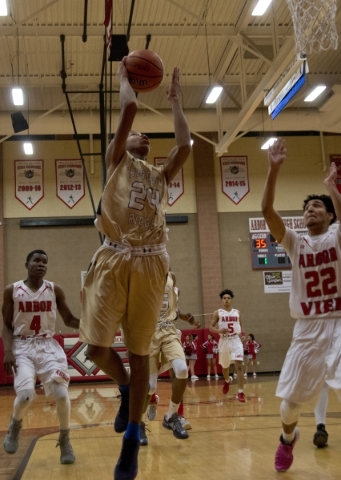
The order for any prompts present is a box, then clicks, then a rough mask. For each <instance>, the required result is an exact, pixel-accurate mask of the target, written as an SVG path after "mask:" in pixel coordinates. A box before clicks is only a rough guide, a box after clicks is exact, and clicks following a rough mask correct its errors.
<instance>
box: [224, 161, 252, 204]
mask: <svg viewBox="0 0 341 480" xmlns="http://www.w3.org/2000/svg"><path fill="white" fill-rule="evenodd" d="M220 169H221V181H222V191H223V193H224V194H225V195H226V196H227V197H228V198H229V199H230V200H231V201H232V202H233V203H235V204H236V205H238V203H239V202H240V201H241V200H242V199H243V198H244V197H245V196H246V195H247V194H248V193H249V191H250V189H249V173H248V164H247V157H239V156H238V157H232V156H223V157H220Z"/></svg>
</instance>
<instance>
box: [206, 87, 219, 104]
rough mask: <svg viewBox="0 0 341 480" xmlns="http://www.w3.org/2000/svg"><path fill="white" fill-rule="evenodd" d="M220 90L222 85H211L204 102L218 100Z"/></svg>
mask: <svg viewBox="0 0 341 480" xmlns="http://www.w3.org/2000/svg"><path fill="white" fill-rule="evenodd" d="M222 91H223V87H221V86H220V85H216V86H215V87H213V88H212V89H211V91H210V93H209V95H208V97H207V100H206V103H215V102H216V101H217V100H218V98H219V96H220V94H221V92H222Z"/></svg>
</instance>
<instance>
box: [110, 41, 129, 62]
mask: <svg viewBox="0 0 341 480" xmlns="http://www.w3.org/2000/svg"><path fill="white" fill-rule="evenodd" d="M128 53H129V48H128V45H127V36H126V35H111V44H110V55H109V62H120V61H121V60H122V58H123V57H126V56H127V55H128Z"/></svg>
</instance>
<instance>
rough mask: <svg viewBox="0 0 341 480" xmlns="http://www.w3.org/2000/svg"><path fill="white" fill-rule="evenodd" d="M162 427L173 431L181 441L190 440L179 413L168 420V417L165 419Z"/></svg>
mask: <svg viewBox="0 0 341 480" xmlns="http://www.w3.org/2000/svg"><path fill="white" fill-rule="evenodd" d="M162 426H163V427H165V428H168V430H173V435H174V437H176V438H179V439H180V440H184V439H185V438H188V437H189V435H188V433H187V432H186V430H185V429H184V428H183V427H182V425H181V421H180V418H179V415H178V413H177V412H175V413H173V415H172V416H171V417H170V418H169V419H168V420H167V418H166V415H165V417H164V419H163V422H162Z"/></svg>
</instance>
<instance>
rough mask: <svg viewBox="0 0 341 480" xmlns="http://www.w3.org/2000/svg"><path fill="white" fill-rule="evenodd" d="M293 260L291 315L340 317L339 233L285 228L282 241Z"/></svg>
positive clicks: (299, 316) (297, 316)
mask: <svg viewBox="0 0 341 480" xmlns="http://www.w3.org/2000/svg"><path fill="white" fill-rule="evenodd" d="M281 244H282V246H283V248H284V249H285V250H286V251H287V253H288V255H289V256H290V259H291V263H292V284H291V292H290V313H291V316H292V317H293V318H312V319H313V318H339V317H341V297H340V289H341V270H340V269H341V248H340V244H341V235H340V230H339V228H330V229H329V230H328V231H327V232H326V233H324V234H322V235H316V236H314V237H311V236H310V235H304V236H300V235H299V234H297V233H296V232H294V231H293V230H291V229H290V228H286V230H285V235H284V237H283V240H282V242H281Z"/></svg>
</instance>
